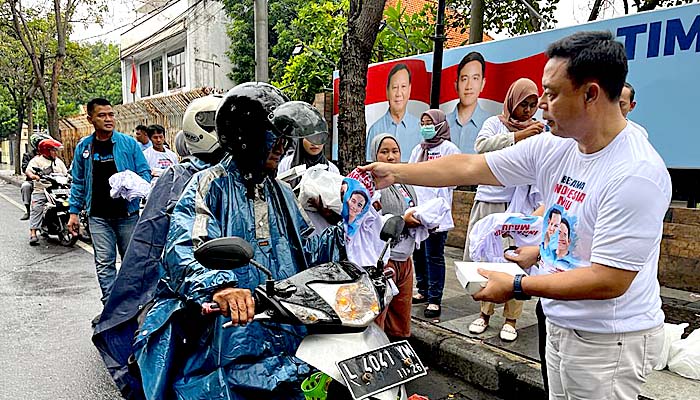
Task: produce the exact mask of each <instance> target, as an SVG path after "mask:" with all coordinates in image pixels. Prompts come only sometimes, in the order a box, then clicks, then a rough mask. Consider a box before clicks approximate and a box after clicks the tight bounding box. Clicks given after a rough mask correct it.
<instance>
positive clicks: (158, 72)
mask: <svg viewBox="0 0 700 400" xmlns="http://www.w3.org/2000/svg"><path fill="white" fill-rule="evenodd" d="M151 71H153V94H158V93H163V57H162V56H161V57H157V58H154V59H152V60H151Z"/></svg>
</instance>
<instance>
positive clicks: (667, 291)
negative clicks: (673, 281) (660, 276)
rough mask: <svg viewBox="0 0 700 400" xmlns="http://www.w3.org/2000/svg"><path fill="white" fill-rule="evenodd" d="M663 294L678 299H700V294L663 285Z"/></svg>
mask: <svg viewBox="0 0 700 400" xmlns="http://www.w3.org/2000/svg"><path fill="white" fill-rule="evenodd" d="M661 296H662V297H668V298H671V299H677V300H687V301H700V294H698V293H693V292H686V291H685V290H678V289H672V288H667V287H661Z"/></svg>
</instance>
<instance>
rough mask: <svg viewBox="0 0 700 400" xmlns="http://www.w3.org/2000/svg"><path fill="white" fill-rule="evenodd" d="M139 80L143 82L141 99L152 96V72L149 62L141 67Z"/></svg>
mask: <svg viewBox="0 0 700 400" xmlns="http://www.w3.org/2000/svg"><path fill="white" fill-rule="evenodd" d="M139 78H140V79H139V80H140V82H141V97H146V96H150V95H151V71H150V68H149V65H148V62H145V63H143V64H141V65H139Z"/></svg>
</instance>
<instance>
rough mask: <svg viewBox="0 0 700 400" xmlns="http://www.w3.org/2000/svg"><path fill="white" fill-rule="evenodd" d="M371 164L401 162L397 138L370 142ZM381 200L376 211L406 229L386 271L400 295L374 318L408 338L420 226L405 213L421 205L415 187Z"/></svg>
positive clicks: (399, 188) (393, 189) (387, 192)
mask: <svg viewBox="0 0 700 400" xmlns="http://www.w3.org/2000/svg"><path fill="white" fill-rule="evenodd" d="M370 146H371V147H370V149H371V150H372V153H371V154H370V155H371V158H372V161H373V162H374V161H380V162H386V163H394V164H395V163H400V162H401V146H400V145H399V142H398V141H397V140H396V138H395V137H394V136H392V135H390V134H388V133H382V134H379V135H377V136H376V137H375V138H374V139H373V140H372V143H370ZM379 194H380V198H379V201H378V202H376V203H375V204H374V205H375V208H378V211H379V213H380V214H382V215H386V214H390V215H398V216H403V219H404V222H405V223H406V229H404V231H403V233H402V234H401V238H400V239H399V242H398V243H396V245H395V246H393V247H392V248H391V254H390V256H389V262H388V263H387V264H386V267H385V268H384V270H385V271H389V272H390V273H391V276H392V279H393V280H394V283H395V284H396V287H397V289H398V290H399V293H398V294H397V295H396V296H394V298H393V299H392V300H391V303H389V306H388V307H387V308H386V309H385V310H384V312H383V313H382V314H381V315H379V316H378V317H377V319H375V322H376V323H377V325H379V327H381V328H382V329H384V332H385V333H386V334H387V335H388V336H389V337H390V338H392V340H393V339H405V338H408V337H410V336H411V296H412V294H413V261H412V260H411V254H412V253H413V250H414V249H415V238H414V237H413V236H412V235H411V234H410V231H409V228H415V227H417V226H419V225H420V221H418V220H417V219H416V218H415V217H414V216H413V212H411V211H409V212H408V213H407V212H406V211H407V210H408V209H409V208H411V207H415V206H417V205H418V196H417V195H416V192H415V190H414V189H413V186H411V185H405V184H401V183H397V184H394V185H392V186H389V187H388V188H385V189H382V190H380V191H379Z"/></svg>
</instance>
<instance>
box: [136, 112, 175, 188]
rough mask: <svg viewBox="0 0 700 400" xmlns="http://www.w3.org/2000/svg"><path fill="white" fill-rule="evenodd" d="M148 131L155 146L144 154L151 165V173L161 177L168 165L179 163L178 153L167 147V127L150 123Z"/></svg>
mask: <svg viewBox="0 0 700 400" xmlns="http://www.w3.org/2000/svg"><path fill="white" fill-rule="evenodd" d="M146 132H147V133H148V138H149V139H150V140H151V143H153V146H151V147H149V148H147V149H146V150H144V151H143V155H144V157H146V161H148V166H149V167H151V175H152V176H154V177H159V176H160V174H162V173H163V171H165V170H166V169H168V167H170V166H171V165H175V164H177V161H178V160H177V154H175V153H174V152H172V151H171V150H170V149H167V148H166V147H165V128H163V127H162V126H161V125H157V124H154V125H149V127H148V128H147V130H146Z"/></svg>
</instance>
